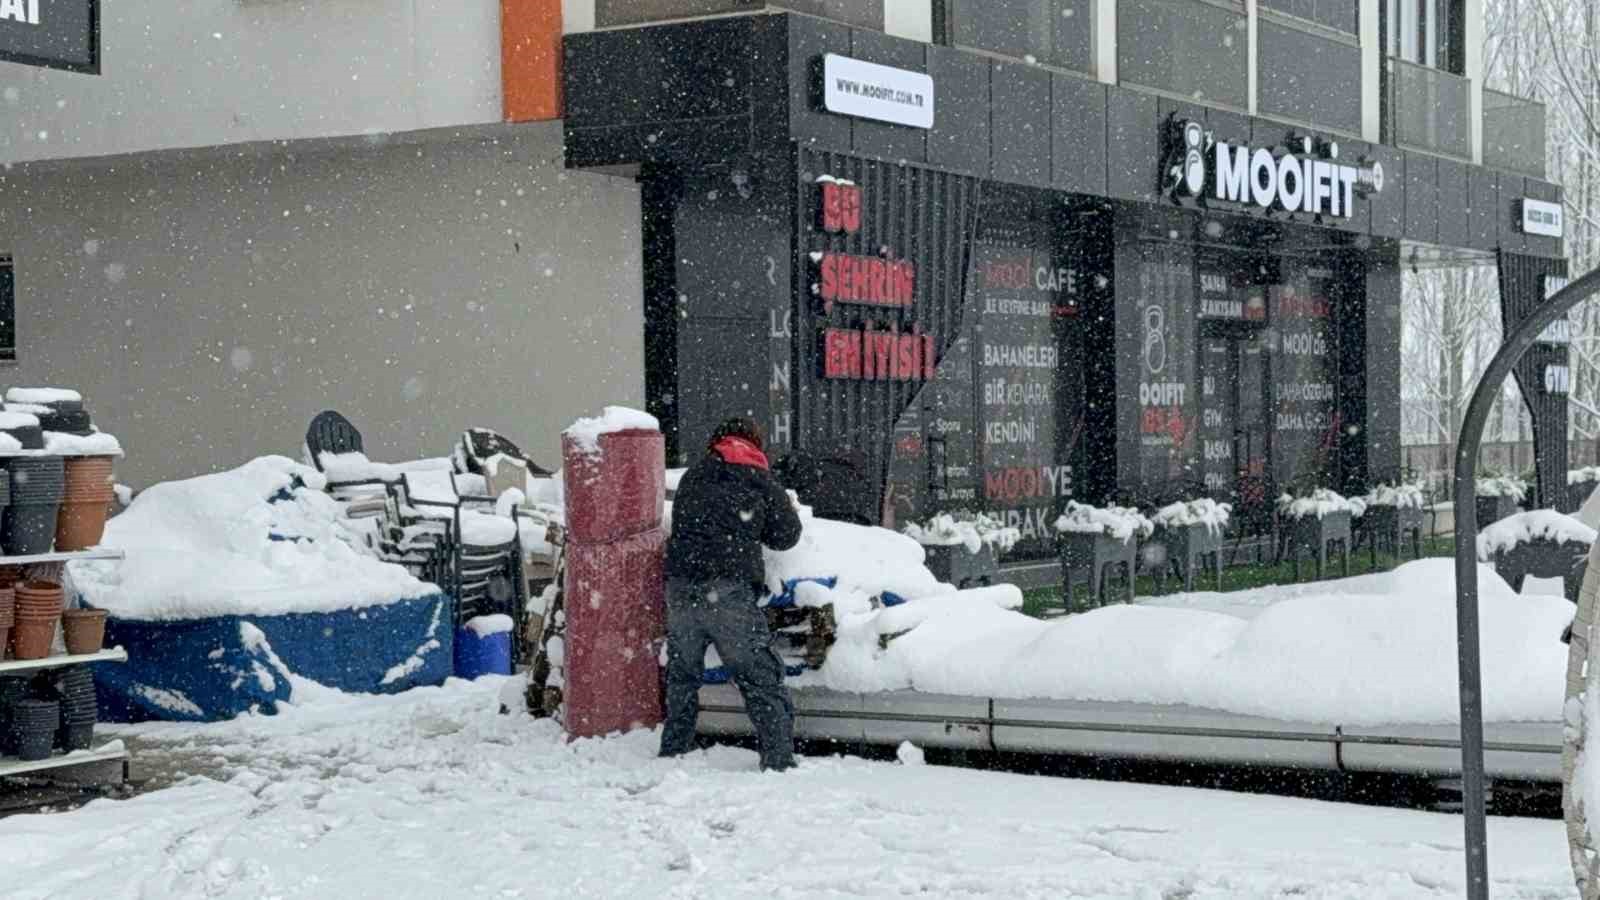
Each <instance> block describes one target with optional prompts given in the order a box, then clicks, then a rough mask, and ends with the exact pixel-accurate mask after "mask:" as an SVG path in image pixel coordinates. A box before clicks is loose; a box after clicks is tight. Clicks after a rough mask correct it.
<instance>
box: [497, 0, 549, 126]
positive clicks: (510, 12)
mask: <svg viewBox="0 0 1600 900" xmlns="http://www.w3.org/2000/svg"><path fill="white" fill-rule="evenodd" d="M500 82H501V88H502V94H503V96H504V98H505V99H504V101H503V102H504V112H505V120H506V121H507V122H538V121H543V120H546V119H559V118H561V0H500Z"/></svg>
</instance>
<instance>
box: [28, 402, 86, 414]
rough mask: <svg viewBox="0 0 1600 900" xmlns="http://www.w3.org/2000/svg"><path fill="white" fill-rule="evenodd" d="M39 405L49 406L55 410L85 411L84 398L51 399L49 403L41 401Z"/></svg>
mask: <svg viewBox="0 0 1600 900" xmlns="http://www.w3.org/2000/svg"><path fill="white" fill-rule="evenodd" d="M39 405H40V406H48V407H50V408H51V409H53V410H55V411H56V412H82V411H83V401H82V400H51V401H50V402H49V403H41V404H39Z"/></svg>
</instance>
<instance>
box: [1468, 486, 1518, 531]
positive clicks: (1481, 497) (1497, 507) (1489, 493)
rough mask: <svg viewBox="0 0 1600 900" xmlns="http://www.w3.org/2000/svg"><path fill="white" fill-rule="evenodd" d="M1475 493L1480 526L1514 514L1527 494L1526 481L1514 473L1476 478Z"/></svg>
mask: <svg viewBox="0 0 1600 900" xmlns="http://www.w3.org/2000/svg"><path fill="white" fill-rule="evenodd" d="M1477 493H1478V526H1479V527H1480V528H1481V527H1482V526H1484V525H1488V524H1490V523H1492V522H1498V521H1500V520H1501V519H1504V518H1505V517H1507V516H1514V515H1516V514H1517V510H1518V509H1520V508H1521V507H1522V501H1523V500H1524V499H1526V498H1527V496H1528V483H1527V482H1526V481H1523V480H1522V479H1521V478H1518V477H1517V476H1515V475H1492V476H1488V477H1484V478H1479V479H1478V484H1477Z"/></svg>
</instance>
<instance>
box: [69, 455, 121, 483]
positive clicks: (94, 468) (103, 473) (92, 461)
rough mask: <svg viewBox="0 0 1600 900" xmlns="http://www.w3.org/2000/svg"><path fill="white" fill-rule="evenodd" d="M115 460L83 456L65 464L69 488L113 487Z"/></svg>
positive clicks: (107, 457)
mask: <svg viewBox="0 0 1600 900" xmlns="http://www.w3.org/2000/svg"><path fill="white" fill-rule="evenodd" d="M115 462H116V461H115V460H114V459H112V458H111V457H109V456H83V457H75V458H73V459H69V460H67V461H66V463H65V476H66V481H67V488H68V489H69V490H70V489H71V488H73V487H104V488H109V487H110V486H111V478H112V474H113V472H114V471H115V469H114V466H115Z"/></svg>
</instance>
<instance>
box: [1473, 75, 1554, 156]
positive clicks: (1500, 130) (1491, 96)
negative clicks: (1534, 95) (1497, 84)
mask: <svg viewBox="0 0 1600 900" xmlns="http://www.w3.org/2000/svg"><path fill="white" fill-rule="evenodd" d="M1544 121H1545V120H1544V104H1543V103H1540V102H1539V101H1537V100H1528V99H1526V98H1523V97H1517V96H1514V95H1512V94H1505V93H1501V92H1500V91H1492V90H1489V89H1488V88H1484V89H1483V164H1484V165H1486V166H1493V167H1495V168H1497V169H1505V170H1507V171H1511V172H1517V173H1519V174H1522V175H1532V176H1533V177H1535V178H1543V177H1544V162H1545V158H1544V153H1545V149H1544V139H1545V125H1544Z"/></svg>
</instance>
